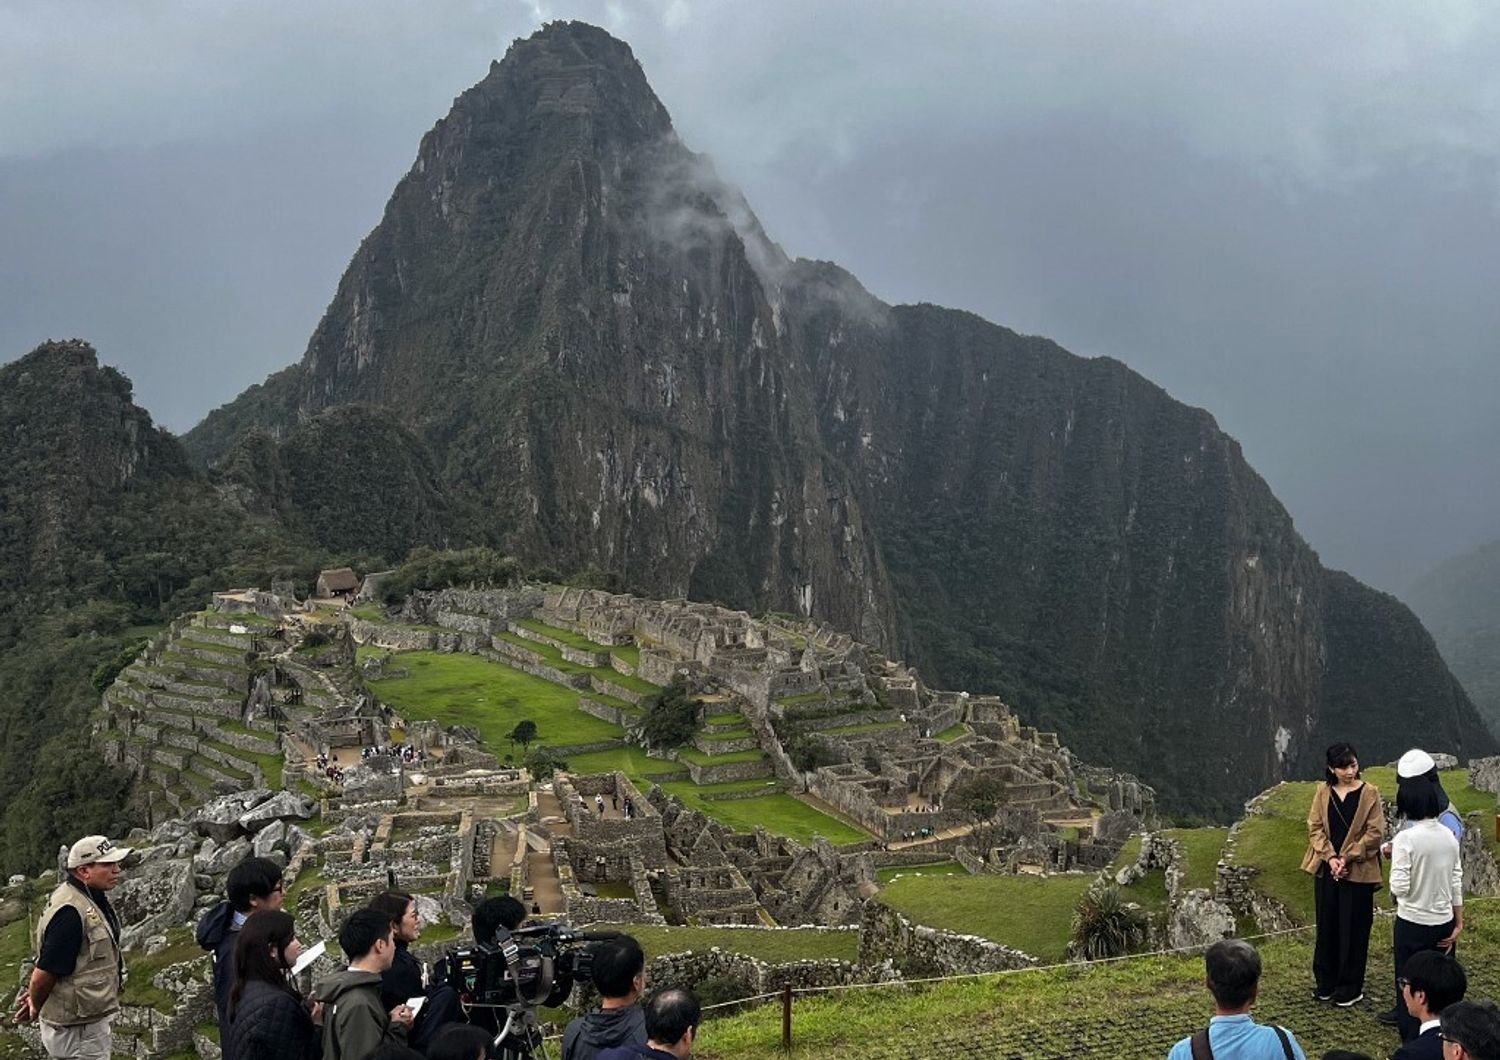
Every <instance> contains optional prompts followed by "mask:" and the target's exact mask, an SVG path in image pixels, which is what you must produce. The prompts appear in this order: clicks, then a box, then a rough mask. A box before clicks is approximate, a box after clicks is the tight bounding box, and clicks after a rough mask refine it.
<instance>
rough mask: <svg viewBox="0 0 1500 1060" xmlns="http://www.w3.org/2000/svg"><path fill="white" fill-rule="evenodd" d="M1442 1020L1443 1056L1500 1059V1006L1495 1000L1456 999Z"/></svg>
mask: <svg viewBox="0 0 1500 1060" xmlns="http://www.w3.org/2000/svg"><path fill="white" fill-rule="evenodd" d="M1441 1020H1442V1026H1441V1028H1440V1029H1439V1030H1438V1038H1439V1040H1441V1041H1442V1043H1443V1060H1500V1008H1496V1007H1495V1003H1494V1002H1493V1001H1456V1002H1454V1003H1453V1004H1451V1005H1449V1006H1448V1007H1447V1008H1445V1009H1443V1015H1442V1017H1441Z"/></svg>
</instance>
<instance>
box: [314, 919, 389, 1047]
mask: <svg viewBox="0 0 1500 1060" xmlns="http://www.w3.org/2000/svg"><path fill="white" fill-rule="evenodd" d="M339 946H340V948H342V949H343V951H344V956H346V957H347V958H348V959H349V967H348V969H347V970H346V971H342V972H339V973H337V974H336V975H331V976H329V977H328V978H327V979H324V980H323V981H322V982H320V983H318V985H317V987H316V988H315V989H314V990H313V996H314V997H316V998H317V999H318V1000H319V1001H321V1002H322V1003H323V1009H324V1012H323V1060H368V1058H369V1057H370V1055H371V1054H372V1053H374V1052H375V1050H376V1049H378V1048H380V1046H381V1045H382V1044H384V1043H385V1042H388V1041H397V1042H400V1043H402V1044H405V1042H406V1034H407V1031H408V1030H410V1029H411V1019H412V1014H411V1008H410V1007H409V1006H407V1005H406V1004H405V1003H404V1002H403V1003H401V1004H399V1005H396V1006H395V1007H394V1008H392V1009H390V1010H389V1011H387V1009H386V1007H385V1006H384V1005H383V1004H382V1003H381V999H380V976H381V973H383V972H384V971H385V970H386V969H387V968H389V967H390V966H391V958H392V957H394V956H395V953H396V944H395V942H394V941H393V940H392V938H391V922H390V919H389V918H387V917H386V916H385V915H384V914H382V913H379V912H377V911H375V910H374V909H356V910H355V911H354V912H353V913H351V914H350V915H349V919H348V920H346V921H344V926H343V927H342V928H340V929H339Z"/></svg>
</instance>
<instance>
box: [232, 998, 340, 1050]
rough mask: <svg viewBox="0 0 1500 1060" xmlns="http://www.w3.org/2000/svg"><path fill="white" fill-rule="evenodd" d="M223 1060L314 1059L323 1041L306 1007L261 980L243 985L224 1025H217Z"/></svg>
mask: <svg viewBox="0 0 1500 1060" xmlns="http://www.w3.org/2000/svg"><path fill="white" fill-rule="evenodd" d="M219 1040H220V1043H221V1044H222V1046H223V1049H224V1060H318V1058H319V1057H321V1056H322V1055H323V1044H322V1041H321V1035H319V1033H318V1028H317V1027H315V1026H313V1021H312V1016H310V1015H309V1014H308V1011H307V1006H306V1005H304V1004H303V1003H302V1000H301V999H300V998H299V997H297V995H296V994H294V993H292V992H291V991H290V990H287V989H283V988H281V987H278V986H273V985H272V984H271V983H267V982H265V981H264V980H261V979H252V980H251V981H250V982H248V983H246V984H245V992H244V995H243V996H242V997H241V998H240V1003H239V1004H238V1005H236V1006H235V1009H234V1015H233V1016H232V1017H231V1018H230V1020H229V1023H228V1025H225V1024H220V1025H219Z"/></svg>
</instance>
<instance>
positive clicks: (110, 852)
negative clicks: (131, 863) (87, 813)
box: [68, 835, 131, 869]
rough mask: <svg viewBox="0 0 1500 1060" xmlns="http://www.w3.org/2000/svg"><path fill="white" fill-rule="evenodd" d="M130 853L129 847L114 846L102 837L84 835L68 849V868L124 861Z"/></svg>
mask: <svg viewBox="0 0 1500 1060" xmlns="http://www.w3.org/2000/svg"><path fill="white" fill-rule="evenodd" d="M130 853H131V848H130V847H122V846H116V845H115V844H114V843H113V842H112V841H110V840H109V839H107V838H105V837H104V836H102V835H86V836H84V837H83V838H82V839H80V840H79V841H78V842H76V843H74V844H73V845H72V846H71V847H69V848H68V868H70V869H77V868H81V867H83V866H84V865H94V864H97V863H100V862H104V863H108V862H111V861H124V860H125V859H126V858H128V857H130Z"/></svg>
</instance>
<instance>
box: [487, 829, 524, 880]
mask: <svg viewBox="0 0 1500 1060" xmlns="http://www.w3.org/2000/svg"><path fill="white" fill-rule="evenodd" d="M518 834H519V833H517V832H512V831H510V830H508V829H505V828H502V829H500V831H498V832H496V833H495V841H494V842H493V843H491V844H490V878H491V879H493V880H508V879H510V866H511V862H513V861H515V859H516V836H517V835H518Z"/></svg>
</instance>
